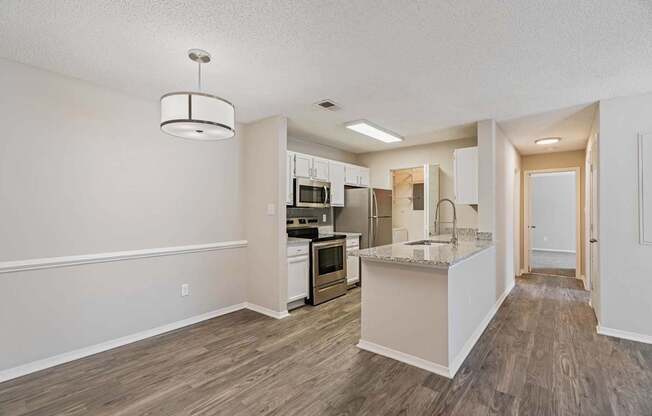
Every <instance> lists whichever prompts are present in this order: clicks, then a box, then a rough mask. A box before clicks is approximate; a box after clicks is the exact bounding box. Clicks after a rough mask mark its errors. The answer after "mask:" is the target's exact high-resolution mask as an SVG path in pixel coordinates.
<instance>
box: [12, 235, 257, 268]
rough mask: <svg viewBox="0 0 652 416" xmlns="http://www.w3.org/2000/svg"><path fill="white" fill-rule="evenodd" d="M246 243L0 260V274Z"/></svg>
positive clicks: (217, 243) (229, 247) (239, 241)
mask: <svg viewBox="0 0 652 416" xmlns="http://www.w3.org/2000/svg"><path fill="white" fill-rule="evenodd" d="M247 244H248V242H247V240H234V241H220V242H215V243H207V244H194V245H187V246H175V247H160V248H147V249H141V250H127V251H113V252H107V253H95V254H81V255H75V256H62V257H47V258H38V259H28V260H14V261H4V262H0V274H3V273H15V272H21V271H27V270H39V269H52V268H55V267H70V266H79V265H83V264H93V263H107V262H112V261H122V260H134V259H144V258H148V257H161V256H173V255H179V254H190V253H201V252H205V251H217V250H227V249H233V248H242V247H246V246H247Z"/></svg>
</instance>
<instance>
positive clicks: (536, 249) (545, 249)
mask: <svg viewBox="0 0 652 416" xmlns="http://www.w3.org/2000/svg"><path fill="white" fill-rule="evenodd" d="M532 251H547V252H550V253H568V254H575V253H576V251H575V250H561V249H556V248H533V249H532Z"/></svg>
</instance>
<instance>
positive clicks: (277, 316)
mask: <svg viewBox="0 0 652 416" xmlns="http://www.w3.org/2000/svg"><path fill="white" fill-rule="evenodd" d="M245 305H246V306H245V308H247V309H249V310H252V311H254V312H258V313H260V314H263V315H267V316H269V317H271V318H274V319H283V318H287V317H288V316H290V313H289V312H288V311H287V309H285V310H282V311H280V312H279V311H275V310H272V309H269V308H266V307H264V306H260V305H256V304H255V303H251V302H245Z"/></svg>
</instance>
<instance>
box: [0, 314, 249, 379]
mask: <svg viewBox="0 0 652 416" xmlns="http://www.w3.org/2000/svg"><path fill="white" fill-rule="evenodd" d="M246 307H247V304H246V302H243V303H238V304H236V305H231V306H226V307H224V308H220V309H217V310H214V311H211V312H207V313H204V314H201V315H196V316H192V317H190V318H186V319H182V320H180V321H176V322H172V323H170V324H166V325H162V326H159V327H156V328H152V329H147V330H145V331H141V332H137V333H135V334H131V335H127V336H124V337H120V338H116V339H113V340H109V341H105V342H101V343H99V344H95V345H91V346H89V347H84V348H79V349H76V350H73V351H68V352H64V353H62V354H58V355H55V356H53V357H48V358H44V359H41V360H37V361H32V362H31V363H27V364H23V365H20V366H18V367H13V368H9V369H6V370H2V371H0V382H3V381H7V380H11V379H14V378H17V377H21V376H24V375H27V374H30V373H34V372H36V371H41V370H45V369H46V368H50V367H54V366H56V365H60V364H64V363H67V362H70V361H74V360H78V359H80V358H84V357H88V356H89V355H93V354H97V353H100V352H103V351H108V350H111V349H114V348H117V347H121V346H123V345H127V344H131V343H133V342H137V341H141V340H143V339H146V338H151V337H154V336H157V335H161V334H164V333H166V332H170V331H174V330H176V329H179V328H183V327H185V326H189V325H193V324H196V323H199V322H202V321H206V320H208V319H213V318H217V317H218V316H222V315H226V314H228V313H231V312H235V311H238V310H241V309H244V308H246Z"/></svg>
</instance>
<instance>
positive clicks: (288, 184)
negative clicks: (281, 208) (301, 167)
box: [285, 152, 294, 205]
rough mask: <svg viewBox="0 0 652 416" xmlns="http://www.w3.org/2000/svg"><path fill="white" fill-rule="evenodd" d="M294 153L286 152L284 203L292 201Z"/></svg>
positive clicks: (288, 203) (291, 202)
mask: <svg viewBox="0 0 652 416" xmlns="http://www.w3.org/2000/svg"><path fill="white" fill-rule="evenodd" d="M293 162H294V154H293V153H289V152H288V154H287V167H286V169H287V172H286V179H285V205H292V204H293V203H294V163H293Z"/></svg>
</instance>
